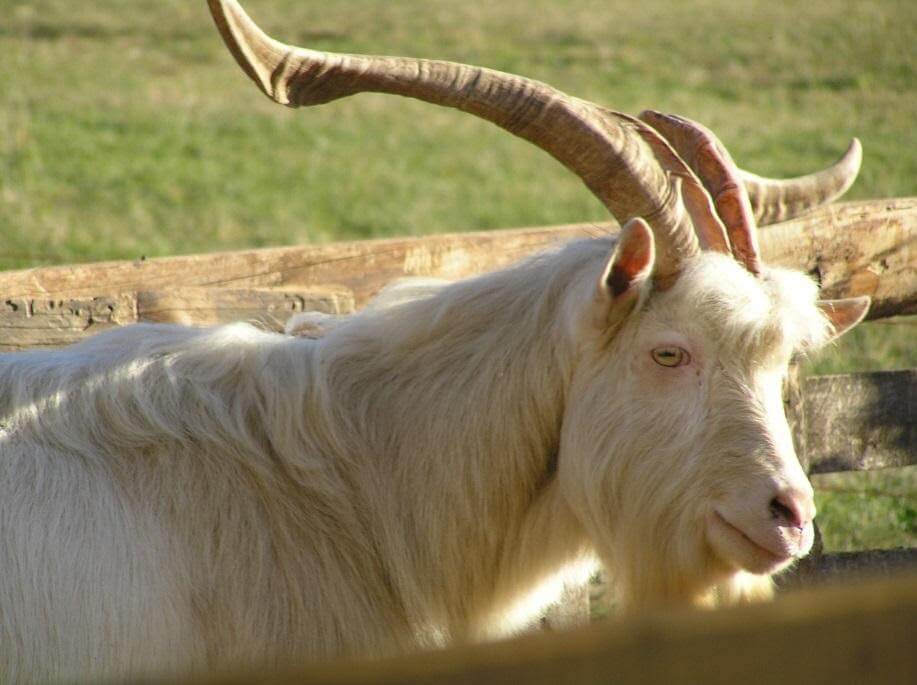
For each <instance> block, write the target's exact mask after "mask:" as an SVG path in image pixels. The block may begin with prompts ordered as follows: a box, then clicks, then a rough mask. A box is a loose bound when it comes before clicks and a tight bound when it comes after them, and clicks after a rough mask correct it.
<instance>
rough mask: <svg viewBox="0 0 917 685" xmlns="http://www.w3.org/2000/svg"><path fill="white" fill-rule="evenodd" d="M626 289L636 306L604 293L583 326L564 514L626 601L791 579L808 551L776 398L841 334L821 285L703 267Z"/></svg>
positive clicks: (569, 410) (800, 475)
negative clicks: (795, 362)
mask: <svg viewBox="0 0 917 685" xmlns="http://www.w3.org/2000/svg"><path fill="white" fill-rule="evenodd" d="M645 237H647V236H644V238H645ZM633 239H634V238H633V237H632V236H625V237H624V241H627V240H633ZM623 244H624V243H623V242H622V245H623ZM621 247H622V246H619V251H618V254H620V253H621ZM613 269H614V262H613V263H612V266H611V270H612V271H613ZM594 282H595V281H594ZM632 287H633V288H635V289H636V291H635V292H634V293H632V294H631V296H630V302H627V301H622V299H624V300H626V299H627V296H626V293H622V294H621V295H618V296H615V294H614V292H613V291H612V290H610V289H608V288H607V284H606V283H604V282H601V281H599V282H598V287H597V292H596V293H595V296H594V298H593V299H592V301H590V302H588V303H587V304H586V306H584V307H580V308H579V311H578V317H575V318H578V320H577V324H576V325H575V336H576V337H577V338H578V341H577V342H578V346H577V350H578V353H577V354H578V358H577V360H576V362H575V363H574V365H573V368H574V371H573V380H572V385H571V391H570V393H569V397H568V398H567V406H566V412H565V419H564V426H563V437H562V440H561V446H560V453H559V456H558V472H559V475H560V478H561V483H562V487H563V488H564V492H565V495H566V498H567V500H568V502H569V503H570V505H571V507H572V508H573V509H574V510H575V511H576V512H577V514H578V517H579V518H580V520H581V521H582V522H583V523H584V525H585V526H586V528H587V529H588V533H589V536H590V538H592V539H593V540H595V541H596V544H597V548H598V551H599V553H600V554H601V556H602V557H603V560H604V561H605V563H606V566H608V567H609V568H610V569H612V571H613V572H614V574H615V576H616V580H617V582H618V583H620V584H623V585H624V586H626V592H625V593H623V594H624V595H625V596H627V597H629V598H630V600H629V601H633V602H640V601H641V598H644V599H646V598H649V597H653V598H654V599H655V600H658V599H659V598H660V597H665V596H669V597H673V598H674V597H683V596H685V595H686V594H687V595H694V594H700V591H701V589H702V588H704V587H709V585H710V582H711V579H716V578H717V577H720V578H722V579H726V578H729V577H734V576H736V572H737V571H738V572H742V571H745V572H748V573H751V574H767V575H769V574H772V573H774V572H777V571H780V570H782V569H783V568H785V567H787V566H788V565H789V564H790V563H791V562H792V561H793V560H794V559H795V558H798V557H800V556H803V555H805V554H806V553H808V551H809V549H810V547H811V545H812V541H813V526H812V519H813V517H814V515H815V507H814V503H813V495H812V488H811V486H810V485H809V482H808V480H807V478H806V476H805V473H804V472H803V469H802V467H801V465H800V463H799V461H798V459H797V456H796V454H795V451H794V448H793V442H792V438H791V435H790V430H789V427H788V425H787V421H786V418H785V414H784V406H783V402H782V385H783V382H784V379H785V378H786V374H787V369H788V365H789V362H790V359H791V357H792V356H793V355H795V354H800V353H803V354H804V353H806V352H808V351H810V350H812V349H814V348H816V347H817V346H819V345H821V344H823V343H824V342H825V341H826V340H827V339H828V337H829V336H830V335H831V334H832V333H833V331H832V330H831V329H830V324H829V323H828V321H827V319H826V318H825V317H824V315H823V314H822V312H821V309H820V308H819V307H818V305H817V301H816V297H817V289H816V287H815V284H814V283H812V282H811V281H810V280H809V279H808V278H806V277H805V276H803V275H801V274H797V273H794V272H789V271H785V270H779V269H764V270H762V273H761V274H760V276H759V277H755V276H754V275H752V274H750V273H749V272H748V271H746V270H745V269H743V268H742V267H741V266H740V265H739V264H738V263H737V262H736V261H734V260H732V259H730V258H728V257H726V256H723V255H718V254H701V255H699V256H698V257H696V258H695V259H693V260H691V262H690V263H689V264H687V265H686V266H685V268H684V270H683V272H682V273H681V275H680V277H679V279H678V281H677V282H676V284H675V285H673V286H672V287H671V288H669V289H668V290H665V291H662V292H658V291H654V290H653V286H652V282H651V279H649V278H645V279H640V278H638V279H636V282H635V283H634V284H633V286H632ZM580 299H583V298H580ZM571 306H574V307H575V305H573V304H572V303H571Z"/></svg>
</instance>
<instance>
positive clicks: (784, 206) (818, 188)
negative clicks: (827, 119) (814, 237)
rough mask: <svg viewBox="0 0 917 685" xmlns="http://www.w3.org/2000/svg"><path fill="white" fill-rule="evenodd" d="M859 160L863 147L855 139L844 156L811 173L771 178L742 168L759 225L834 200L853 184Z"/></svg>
mask: <svg viewBox="0 0 917 685" xmlns="http://www.w3.org/2000/svg"><path fill="white" fill-rule="evenodd" d="M862 161H863V148H862V146H861V145H860V141H859V140H857V139H856V138H854V139H853V140H852V141H851V142H850V146H849V147H848V148H847V152H845V153H844V155H843V157H841V158H840V159H839V160H838V161H837V162H835V163H834V164H832V165H831V166H830V167H828V168H827V169H823V170H822V171H818V172H816V173H814V174H808V175H806V176H799V177H797V178H787V179H772V178H762V177H761V176H756V175H755V174H752V173H749V172H747V171H742V172H741V175H742V180H743V181H744V183H745V187H746V188H747V189H748V195H749V198H750V200H751V207H752V211H753V212H754V215H755V219H756V220H757V222H758V225H759V226H765V225H767V224H774V223H777V222H779V221H787V220H788V219H792V218H794V217H797V216H800V215H802V214H805V213H806V212H809V211H811V210H813V209H815V208H816V207H819V206H821V205H824V204H828V203H829V202H832V201H834V200H836V199H837V198H839V197H840V196H841V195H843V194H844V193H846V192H847V191H848V190H849V189H850V186H852V185H853V182H854V181H855V180H856V177H857V174H858V173H859V171H860V164H861V163H862Z"/></svg>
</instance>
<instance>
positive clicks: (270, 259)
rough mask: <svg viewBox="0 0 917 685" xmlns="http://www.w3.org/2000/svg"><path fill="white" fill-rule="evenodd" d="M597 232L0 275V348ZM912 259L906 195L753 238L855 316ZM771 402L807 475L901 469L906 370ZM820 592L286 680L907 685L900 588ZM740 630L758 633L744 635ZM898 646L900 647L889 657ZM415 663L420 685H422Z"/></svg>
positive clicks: (882, 559)
mask: <svg viewBox="0 0 917 685" xmlns="http://www.w3.org/2000/svg"><path fill="white" fill-rule="evenodd" d="M615 230H617V227H616V226H615V225H614V224H607V225H595V224H579V225H570V226H559V227H551V228H533V229H515V230H507V231H494V232H487V233H467V234H455V235H442V236H427V237H421V238H404V239H390V240H376V241H361V242H350V243H336V244H329V245H320V246H299V247H286V248H271V249H261V250H248V251H241V252H226V253H214V254H207V255H197V256H185V257H169V258H161V259H149V260H144V259H141V260H137V261H132V262H127V261H124V262H107V263H98V264H84V265H73V266H64V267H43V268H34V269H25V270H20V271H10V272H5V273H0V351H16V350H25V349H34V348H42V347H56V346H60V345H65V344H69V343H72V342H77V341H79V340H81V339H83V338H85V337H87V336H89V335H93V334H95V333H97V332H100V331H102V330H105V329H107V328H111V327H113V326H121V325H125V324H129V323H135V322H141V321H154V322H174V323H183V324H190V325H208V324H215V323H222V322H229V321H236V320H246V321H253V322H258V323H260V324H261V325H263V326H265V327H267V328H270V329H273V330H280V329H281V328H282V326H283V323H284V322H285V321H286V319H287V318H289V316H290V315H292V314H294V313H296V312H300V311H308V310H318V311H323V312H328V313H347V312H351V311H354V310H355V309H358V308H359V307H361V306H362V305H363V304H365V303H366V301H367V300H368V299H369V298H370V297H372V296H373V295H374V294H375V293H376V292H378V291H379V289H380V288H381V287H382V286H384V285H385V284H386V283H388V282H390V281H392V280H394V279H397V278H402V277H405V276H433V277H440V278H447V279H448V278H460V277H465V276H469V275H473V274H476V273H480V272H483V271H486V270H490V269H494V268H499V267H501V266H505V265H507V264H509V263H511V262H513V261H516V260H518V259H519V258H521V257H523V256H525V255H526V254H528V253H531V252H534V251H536V250H539V249H542V248H545V247H546V246H549V245H550V244H552V243H555V242H557V241H559V240H565V239H570V238H576V237H584V236H594V235H596V234H599V233H603V232H613V231H615ZM915 247H917V198H904V199H892V200H871V201H865V202H847V203H842V204H837V205H831V206H828V207H825V208H823V209H821V210H819V211H817V212H814V213H812V214H810V215H808V216H806V217H803V218H800V219H797V220H794V221H790V222H786V223H783V224H778V225H775V226H771V227H767V228H765V229H762V231H761V248H762V253H763V257H764V259H765V261H766V262H767V263H769V264H772V265H779V266H786V267H790V268H795V269H799V270H802V271H805V272H807V273H810V274H812V275H813V276H815V277H816V278H817V279H818V280H819V282H820V283H821V285H822V291H823V293H824V295H825V296H826V297H829V298H836V297H849V296H854V295H869V296H871V297H872V298H873V306H872V308H871V310H870V312H869V315H868V318H869V319H879V318H885V317H889V316H896V315H906V314H915V313H917V255H915V252H914V248H915ZM787 402H788V406H787V412H788V417H789V419H790V423H791V427H792V428H793V432H794V439H795V440H796V443H797V448H798V452H799V454H800V456H801V458H802V459H803V460H804V461H805V462H806V464H807V466H808V469H809V471H810V473H826V472H832V471H850V470H863V469H874V468H884V467H892V466H909V465H914V464H917V369H910V370H903V371H883V372H874V373H859V374H849V375H842V376H826V377H814V378H807V379H804V380H803V381H801V382H800V381H797V382H795V383H791V386H790V388H789V391H788V398H787ZM915 567H917V550H913V549H911V550H892V551H869V550H866V551H863V552H859V553H853V554H847V555H821V554H818V553H817V552H816V553H815V554H813V555H811V556H810V557H809V558H808V559H807V560H806V561H805V562H804V563H802V564H800V566H799V567H798V569H797V570H796V572H795V575H790V576H788V578H787V579H786V581H785V582H786V583H787V585H799V584H803V585H805V584H812V583H813V582H815V581H817V580H819V579H823V578H825V577H827V576H832V575H841V576H843V577H846V574H849V573H850V572H851V571H864V570H865V571H869V570H872V571H876V570H880V571H883V572H885V573H890V572H892V571H894V570H900V569H909V568H910V569H913V568H915ZM831 592H832V591H831V590H822V591H821V592H820V593H816V595H813V597H815V598H816V599H787V600H784V601H783V602H778V603H776V604H774V605H772V606H770V607H756V608H746V609H742V610H737V611H736V612H732V613H729V612H727V613H724V614H723V616H722V617H720V618H716V619H715V620H714V619H712V615H711V618H710V620H704V621H702V622H698V619H696V618H690V617H689V616H688V615H685V616H681V615H670V616H666V617H665V618H664V619H663V618H652V617H651V618H647V619H646V620H643V621H640V622H637V623H632V624H630V625H629V627H628V628H627V629H626V630H624V629H620V630H619V629H617V628H613V627H612V628H604V629H586V632H580V633H576V635H578V637H576V636H573V635H572V634H571V636H570V637H565V638H564V639H563V641H554V642H545V641H544V638H543V637H532V638H528V641H523V642H519V643H515V646H510V645H504V646H503V647H501V646H499V645H494V646H484V647H480V648H476V649H471V650H464V651H463V650H458V651H456V652H452V653H447V654H445V655H439V656H432V655H428V656H425V657H417V658H415V659H412V660H408V661H395V662H386V663H387V664H388V665H386V666H384V667H382V666H379V667H378V668H377V667H376V666H373V667H372V668H370V667H368V666H362V665H359V664H357V665H351V666H348V667H341V668H340V669H337V670H334V669H332V670H327V669H326V670H322V669H321V668H318V667H316V668H317V670H315V669H314V670H313V671H310V672H308V673H311V675H308V673H300V674H299V675H298V676H297V677H296V679H297V680H298V681H302V682H341V683H345V682H346V683H357V682H411V683H420V682H431V683H432V682H436V683H466V682H468V683H471V682H484V681H486V682H488V683H495V682H521V681H524V682H531V683H536V682H544V683H547V682H551V683H554V682H589V683H593V682H596V683H597V682H605V681H606V680H607V678H605V677H602V674H603V673H608V672H611V673H614V674H615V682H638V681H641V682H642V681H643V677H644V676H646V677H647V678H648V679H650V680H652V681H654V682H671V683H677V682H701V681H703V682H711V683H712V682H732V681H734V680H735V678H736V677H741V678H742V679H743V680H744V681H747V682H751V683H754V682H771V678H769V677H763V676H762V675H761V674H762V673H766V672H767V671H761V670H757V671H755V670H754V669H749V668H748V666H749V664H754V663H755V660H765V661H766V660H768V659H771V658H773V659H776V660H778V661H779V660H780V659H787V658H788V656H787V655H791V654H793V653H796V656H795V657H793V658H792V659H791V660H790V663H788V664H787V665H786V667H785V669H783V670H781V671H780V674H781V681H785V680H791V681H798V682H802V681H803V678H802V677H801V675H800V674H809V673H812V674H816V673H817V674H818V677H814V676H813V677H812V678H808V679H806V682H809V683H813V682H819V683H820V682H829V680H828V678H827V677H826V674H832V673H836V674H838V678H839V680H838V681H846V682H853V681H856V682H878V681H877V680H874V679H873V678H875V677H876V676H877V674H880V675H882V677H883V679H884V677H885V676H886V675H888V674H889V672H888V671H887V670H886V669H884V668H883V662H882V659H883V658H884V659H887V658H888V655H889V654H891V655H892V657H893V661H894V663H895V664H896V666H895V667H896V668H898V669H899V670H898V674H900V675H901V677H902V679H901V680H900V682H917V666H915V664H917V648H915V647H914V642H913V640H914V636H915V635H917V625H915V622H917V618H915V617H917V577H911V578H910V579H909V580H907V581H899V582H898V583H896V584H892V585H880V586H866V587H864V588H862V589H859V590H856V591H852V592H853V594H852V595H849V594H846V593H845V591H840V590H839V591H837V594H836V596H835V595H832V594H830V593H831ZM824 593H828V594H824ZM784 602H790V603H789V604H785V603H784ZM587 615H588V604H587V598H586V597H585V596H584V595H582V594H576V593H573V594H571V596H570V597H568V599H567V603H566V605H565V606H563V607H561V608H560V609H558V610H557V611H555V612H553V613H552V614H549V616H548V617H547V622H548V624H549V625H555V626H557V625H562V626H566V625H569V624H570V623H576V622H579V621H582V620H583V619H584V618H585V616H587ZM749 625H757V626H759V628H756V629H754V630H751V629H750V628H749V629H746V628H747V626H749ZM589 630H592V631H593V632H589ZM750 630H751V632H749V631H750ZM596 631H598V632H596ZM603 631H604V632H603ZM905 635H907V636H909V638H907V645H909V646H906V647H902V640H904V639H905V638H903V637H902V636H905ZM751 638H753V640H752V642H753V644H754V646H753V647H750V646H749V642H748V641H749V639H751ZM709 640H714V642H709ZM832 640H836V642H832ZM803 643H804V644H805V650H804V654H803V655H800V654H799V647H800V646H801V645H802V644H803ZM647 645H650V647H651V653H650V652H648V651H647V650H648V649H650V647H648V646H647ZM711 645H716V646H715V647H714V646H711ZM883 650H884V651H883ZM666 654H671V655H681V656H682V657H684V658H682V659H681V660H680V661H679V662H678V663H680V664H681V666H680V667H679V669H680V670H678V672H675V671H672V670H670V669H671V668H672V666H671V664H672V663H675V662H674V661H668V660H666V658H662V660H661V661H660V657H665V655H666ZM883 654H884V655H885V656H883ZM425 659H426V660H428V661H429V660H432V661H429V663H427V661H424V660H425ZM425 663H426V664H427V666H429V667H430V668H432V670H430V668H427V669H426V670H424V668H423V667H422V666H423V664H425ZM884 663H885V665H888V662H887V661H886V662H884ZM712 665H715V666H716V668H715V669H714V668H712ZM335 668H337V667H335ZM367 668H369V669H370V670H366V669H367ZM380 668H381V670H379V669H380ZM791 668H792V669H797V670H795V671H792V672H790V671H789V670H788V669H791ZM800 669H801V670H800ZM813 669H814V670H813ZM561 671H562V672H563V674H564V675H563V678H561V677H560V676H559V674H560V673H561ZM335 674H337V675H335ZM367 674H369V675H367ZM855 674H863V675H864V677H863V678H862V679H860V678H859V677H858V676H857V677H854V676H855ZM772 675H773V674H772ZM867 675H868V676H870V677H866V676H867ZM307 676H308V677H307ZM905 676H906V677H905ZM479 677H480V678H481V679H480V680H479V679H478V678H479ZM851 678H852V680H851ZM230 680H231V679H230ZM832 682H834V681H833V680H832ZM887 682H898V680H894V679H893V680H887Z"/></svg>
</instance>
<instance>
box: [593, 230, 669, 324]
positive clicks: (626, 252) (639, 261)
mask: <svg viewBox="0 0 917 685" xmlns="http://www.w3.org/2000/svg"><path fill="white" fill-rule="evenodd" d="M655 258H656V247H655V243H654V242H653V232H652V230H650V227H649V225H648V224H647V223H646V222H645V221H644V220H643V219H639V218H638V219H631V220H630V221H628V222H627V223H626V224H625V225H624V228H622V229H621V233H620V235H619V236H618V244H617V245H616V246H615V251H614V252H613V253H612V255H611V258H610V259H609V260H608V264H607V265H606V266H605V270H604V271H603V272H602V277H601V279H600V280H599V283H598V288H597V292H596V301H597V304H598V305H599V310H600V311H601V312H602V313H603V315H602V316H601V321H600V323H602V324H606V323H608V322H609V321H610V320H613V319H618V318H620V317H622V316H624V315H626V314H627V313H628V312H630V310H631V309H633V307H634V305H635V304H637V302H638V301H639V300H640V295H641V294H642V293H644V292H645V291H646V289H647V288H649V287H650V282H651V281H650V277H651V276H652V274H653V263H654V262H655Z"/></svg>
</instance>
